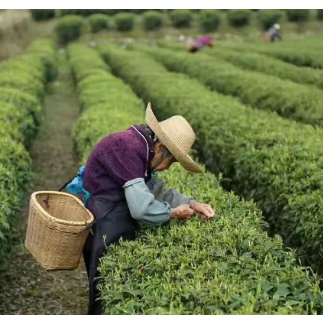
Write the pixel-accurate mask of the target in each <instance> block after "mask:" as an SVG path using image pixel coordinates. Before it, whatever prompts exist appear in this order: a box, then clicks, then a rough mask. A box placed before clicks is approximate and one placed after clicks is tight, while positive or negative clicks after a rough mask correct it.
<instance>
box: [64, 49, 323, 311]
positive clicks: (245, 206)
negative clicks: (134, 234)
mask: <svg viewBox="0 0 323 323" xmlns="http://www.w3.org/2000/svg"><path fill="white" fill-rule="evenodd" d="M87 53H88V54H89V55H90V56H91V57H93V64H94V66H97V65H99V64H100V63H99V61H100V59H99V57H98V58H97V59H96V61H94V54H93V53H91V54H90V52H89V49H88V48H86V47H85V46H83V47H82V46H81V45H79V46H73V47H70V48H69V56H70V57H71V58H72V59H73V61H74V62H75V61H76V60H77V59H76V58H74V55H77V56H78V57H81V56H85V55H86V54H87ZM104 53H105V57H106V58H107V59H108V60H109V61H110V62H111V63H112V64H111V66H112V67H113V68H114V69H115V71H118V72H120V73H121V74H122V75H124V76H125V75H126V74H127V75H128V77H126V78H127V81H130V80H131V82H130V83H131V84H134V83H135V79H137V80H138V86H135V87H134V88H135V89H136V91H137V90H138V91H139V88H141V89H143V83H145V84H146V86H147V87H149V85H148V83H150V86H152V92H151V93H155V95H152V96H153V97H154V99H153V101H152V102H153V106H154V110H155V111H161V110H163V109H164V108H165V106H166V105H167V104H170V105H171V106H172V108H166V110H167V111H168V112H169V111H170V109H173V112H174V113H172V114H175V113H176V112H177V111H179V110H178V109H177V108H175V109H174V105H173V102H174V101H173V99H174V96H172V95H171V96H162V93H165V92H164V91H165V89H166V88H167V89H168V90H169V91H170V93H173V94H175V93H178V92H177V88H176V87H173V85H174V84H175V83H176V84H177V85H178V86H179V88H180V93H183V92H182V91H181V89H182V87H185V85H187V84H185V80H187V79H186V78H185V77H183V78H182V77H179V78H177V77H175V76H174V75H173V74H171V73H168V72H166V71H165V69H164V68H163V67H161V66H160V65H158V64H157V63H153V62H152V61H151V60H150V59H149V58H147V57H145V56H143V55H138V54H136V53H127V54H125V55H124V52H122V51H120V50H115V51H114V49H113V48H110V47H109V48H106V49H104ZM130 58H131V59H130ZM146 63H147V64H146ZM72 66H73V64H72ZM79 66H81V65H79ZM154 66H155V67H156V68H155V69H151V68H153V67H154ZM87 68H89V66H88V67H87ZM123 69H124V70H123ZM139 70H141V71H142V73H138V71H139ZM165 73H166V74H167V75H169V78H168V77H165ZM96 77H97V70H96V68H94V71H93V75H89V76H88V77H87V78H85V79H83V80H82V81H81V82H80V83H78V84H77V88H78V92H79V93H80V96H81V100H82V102H83V103H84V112H83V114H82V116H81V118H80V119H79V120H78V121H77V125H76V127H75V128H74V131H73V138H74V141H75V145H76V146H77V147H78V150H79V152H82V153H83V154H82V160H83V162H84V161H86V159H87V157H88V153H89V151H90V149H91V148H92V147H93V146H94V145H95V143H96V142H98V140H99V139H101V138H102V137H103V136H105V135H107V134H109V133H112V132H116V131H122V130H124V129H126V128H128V127H129V126H130V125H131V124H133V123H137V124H138V123H140V122H142V119H143V112H144V111H143V104H142V102H141V101H140V100H139V99H138V98H137V97H136V96H135V95H134V93H133V92H132V91H131V90H130V88H129V87H128V86H126V85H125V84H124V83H123V82H122V81H121V80H120V79H117V78H115V77H114V76H112V75H111V74H109V73H108V72H106V80H105V81H104V74H100V75H99V76H98V78H97V80H95V79H96ZM152 78H156V81H157V83H158V86H157V87H156V86H155V85H154V84H152V82H151V80H152ZM172 78H173V80H174V81H173V82H171V84H168V83H167V81H169V80H171V79H172ZM182 81H183V82H184V83H182ZM105 82H107V83H105ZM102 83H103V84H102ZM100 84H102V88H101V86H100ZM169 85H171V86H169ZM194 85H195V82H194ZM189 90H191V88H190V89H188V91H189ZM198 90H200V88H199V89H198ZM205 91H207V90H205ZM156 92H159V93H156ZM202 95H203V93H202ZM179 96H180V95H179ZM157 97H158V98H159V99H157ZM120 100H121V101H120ZM154 102H156V105H155V104H154ZM178 102H180V99H178V100H177V103H178ZM185 103H187V102H185ZM194 103H196V102H194ZM162 106H163V107H162ZM182 106H185V105H182ZM201 106H204V105H201ZM189 109H191V106H190V107H189ZM111 116H113V117H111ZM194 126H195V125H194ZM194 129H195V127H194ZM163 180H164V181H165V182H166V183H167V186H168V187H174V188H176V189H177V190H178V191H180V192H182V193H183V194H186V195H188V196H195V197H196V198H197V199H198V200H201V201H204V202H206V203H211V204H212V205H213V207H214V209H215V210H216V213H217V215H218V218H217V219H215V220H214V221H208V222H202V221H200V220H198V219H193V220H191V221H188V222H185V223H183V222H182V223H180V222H171V224H170V226H168V225H167V226H163V227H161V228H158V229H157V228H156V229H152V228H150V229H148V228H146V229H145V230H143V231H141V233H140V235H139V239H137V240H136V241H132V242H129V241H128V242H121V246H120V247H110V248H109V250H108V256H107V257H104V258H102V259H101V263H100V267H99V270H100V273H101V275H100V276H101V279H100V281H99V289H100V290H101V294H102V302H103V310H104V314H237V313H238V314H292V313H293V314H320V313H322V305H321V304H322V295H321V293H320V291H319V288H318V279H317V278H316V277H312V276H311V275H310V274H309V273H308V272H307V271H306V270H305V269H304V268H301V267H299V266H297V265H296V261H295V254H294V253H293V252H286V251H283V245H282V241H281V239H280V238H279V237H275V238H273V239H272V238H269V237H268V236H267V234H266V233H265V231H264V229H265V228H266V223H265V222H264V221H263V219H262V216H261V214H260V212H259V210H258V209H257V208H256V207H255V204H253V203H250V202H245V201H240V200H239V199H238V198H237V197H236V196H235V195H234V194H232V193H231V194H229V193H225V192H224V191H223V190H222V189H221V187H220V185H219V182H218V181H217V179H216V178H215V177H214V175H211V174H210V173H205V174H189V173H187V172H186V171H184V170H183V169H182V168H180V167H179V166H178V165H177V166H176V167H172V169H171V170H169V171H167V172H165V174H163Z"/></svg>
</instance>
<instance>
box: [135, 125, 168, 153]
mask: <svg viewBox="0 0 323 323" xmlns="http://www.w3.org/2000/svg"><path fill="white" fill-rule="evenodd" d="M139 126H140V127H142V128H143V129H144V130H145V132H146V133H147V134H148V136H149V137H150V139H151V140H152V141H153V143H154V144H156V143H158V142H159V143H160V141H159V139H158V138H157V136H156V135H155V133H154V132H153V131H152V129H151V128H150V127H149V126H148V125H147V123H142V124H140V125H139ZM163 146H164V150H163V159H164V158H170V157H172V156H173V154H172V153H171V152H170V151H169V150H168V149H167V147H166V146H165V145H163Z"/></svg>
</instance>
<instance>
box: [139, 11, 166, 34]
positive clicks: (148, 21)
mask: <svg viewBox="0 0 323 323" xmlns="http://www.w3.org/2000/svg"><path fill="white" fill-rule="evenodd" d="M142 17H143V25H144V29H145V30H147V31H151V30H157V29H160V28H161V27H162V26H163V23H164V20H163V14H162V13H160V12H158V11H156V10H148V11H146V12H144V13H143V14H142Z"/></svg>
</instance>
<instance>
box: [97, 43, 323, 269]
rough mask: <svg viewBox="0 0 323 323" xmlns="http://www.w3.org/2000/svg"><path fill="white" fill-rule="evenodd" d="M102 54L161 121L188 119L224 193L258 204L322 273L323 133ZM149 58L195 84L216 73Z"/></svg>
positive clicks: (191, 63)
mask: <svg viewBox="0 0 323 323" xmlns="http://www.w3.org/2000/svg"><path fill="white" fill-rule="evenodd" d="M141 48H142V49H143V47H141ZM145 50H146V49H145ZM100 51H101V52H102V54H103V56H104V58H105V59H106V60H107V62H108V63H109V65H110V66H111V68H112V70H113V71H114V73H117V74H118V75H119V76H120V77H122V78H123V79H124V80H125V81H126V82H127V83H128V84H131V86H132V87H133V89H134V90H135V92H136V93H137V94H138V95H140V96H141V97H142V98H144V99H146V100H150V101H151V102H153V103H154V102H156V104H155V111H156V112H157V115H158V117H159V118H160V119H163V118H166V117H169V116H171V115H174V114H180V115H183V116H184V117H186V118H187V120H188V121H189V122H190V123H191V125H192V127H193V129H194V130H195V131H196V134H197V138H198V140H197V142H196V145H195V147H196V149H197V151H198V153H199V156H200V158H201V160H202V161H203V162H204V163H205V164H206V166H207V167H208V169H209V170H211V171H213V172H214V173H216V174H217V173H219V172H221V173H223V174H224V178H226V179H228V180H227V181H223V185H224V186H225V187H226V188H227V189H233V190H234V191H235V192H237V193H239V194H241V195H242V196H245V197H246V198H248V199H254V201H256V202H257V204H258V205H259V207H261V209H262V210H264V212H265V215H266V216H267V219H268V221H269V223H270V225H271V230H272V231H273V232H277V233H279V234H281V235H282V236H283V237H284V239H285V241H286V243H287V245H292V246H295V247H299V246H302V249H301V250H299V251H300V252H302V253H303V255H304V258H306V259H307V260H308V261H309V262H310V263H311V264H312V265H313V267H315V265H316V266H321V263H322V253H321V240H322V239H323V227H322V224H321V223H322V222H321V218H322V207H323V197H322V190H323V176H322V171H321V170H322V168H323V158H322V148H321V147H322V144H323V142H322V138H323V131H322V130H321V129H314V128H313V127H311V126H307V125H302V124H299V123H296V122H292V121H289V120H286V119H282V118H280V117H279V116H277V115H276V114H273V113H268V112H266V111H260V110H255V109H251V108H249V107H247V106H245V105H243V104H241V103H240V102H239V101H237V100H235V99H234V98H232V97H229V96H223V95H220V94H218V93H217V92H211V91H210V90H208V89H207V88H205V87H204V86H203V85H202V84H201V83H199V82H198V81H196V80H192V79H189V78H188V77H186V76H185V75H181V74H174V73H170V72H167V71H166V70H165V69H163V68H162V66H161V65H160V64H158V63H156V62H155V61H154V60H153V59H149V57H147V55H144V54H142V53H136V52H131V53H127V52H125V51H122V50H117V49H115V48H111V47H109V46H102V47H101V49H100ZM147 52H148V50H147ZM149 53H150V54H151V55H153V56H154V57H156V58H158V60H161V61H163V63H164V64H165V65H167V67H168V68H171V69H173V70H177V71H180V70H181V71H182V72H183V71H185V72H188V71H190V74H191V75H193V72H192V71H193V69H194V71H195V72H194V73H195V77H198V78H199V79H201V80H202V81H203V82H204V80H205V79H206V78H207V77H208V76H207V75H208V74H209V73H211V70H210V69H209V68H205V69H204V68H201V66H200V65H199V64H198V63H197V60H195V59H194V60H192V59H191V57H192V55H191V56H189V55H188V56H187V59H186V58H184V57H183V56H178V57H180V58H181V62H179V59H177V58H175V56H174V55H173V54H171V53H170V52H167V54H166V52H164V54H162V51H160V50H158V51H153V50H151V51H149ZM130 57H131V59H130ZM200 60H201V61H202V58H200ZM203 60H204V58H203ZM213 65H215V64H214V63H213ZM198 75H200V76H198ZM221 77H222V75H218V76H217V78H221ZM258 82H260V81H258ZM264 87H265V85H264ZM281 90H283V88H282V89H281ZM295 95H296V94H295ZM287 100H288V99H287Z"/></svg>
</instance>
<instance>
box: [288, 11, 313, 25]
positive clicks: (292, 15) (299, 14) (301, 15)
mask: <svg viewBox="0 0 323 323" xmlns="http://www.w3.org/2000/svg"><path fill="white" fill-rule="evenodd" d="M285 11H286V15H287V19H288V21H291V22H305V21H308V20H309V18H310V10H309V9H285Z"/></svg>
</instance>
